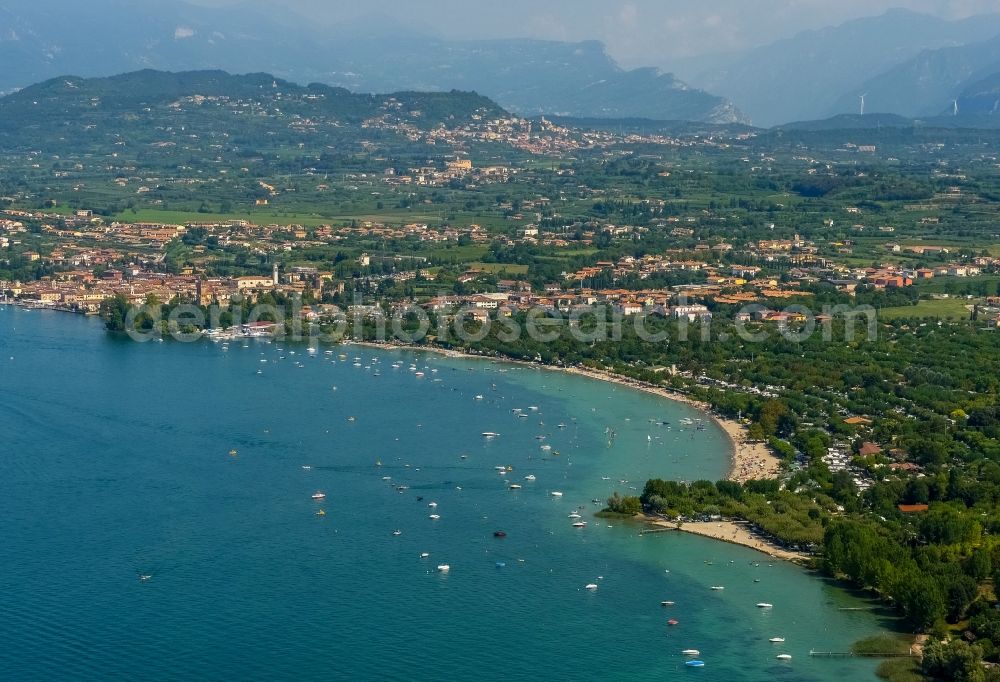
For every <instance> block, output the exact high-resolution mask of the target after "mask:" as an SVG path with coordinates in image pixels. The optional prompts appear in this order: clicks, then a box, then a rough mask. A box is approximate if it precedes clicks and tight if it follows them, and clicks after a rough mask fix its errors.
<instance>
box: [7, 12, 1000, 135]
mask: <svg viewBox="0 0 1000 682" xmlns="http://www.w3.org/2000/svg"><path fill="white" fill-rule="evenodd" d="M0 27H2V28H0V63H2V64H3V65H4V68H3V69H2V70H0V91H10V90H13V89H18V88H23V87H26V86H28V85H30V84H32V83H36V82H39V81H43V80H45V79H48V78H53V77H56V76H63V75H70V74H72V75H76V76H84V77H87V76H109V75H113V74H117V73H122V72H127V71H134V70H137V69H144V68H152V69H162V70H169V71H184V70H195V69H224V70H226V71H230V72H234V73H247V72H267V73H272V74H274V75H275V76H278V77H281V78H286V79H288V80H291V81H295V82H298V83H303V84H304V83H309V82H321V83H325V84H329V85H333V86H340V87H345V88H348V89H350V90H352V91H355V92H392V91H398V90H427V91H447V90H452V89H460V90H474V91H476V92H479V93H481V94H483V95H486V96H488V97H490V98H491V99H493V100H495V101H496V102H497V103H498V104H500V105H501V106H503V107H504V108H506V109H508V110H510V111H513V112H516V113H519V114H522V115H538V114H549V115H563V116H574V117H599V118H649V119H656V120H690V121H701V122H710V123H732V122H750V121H752V122H753V123H754V124H755V125H761V126H771V125H776V124H782V123H788V122H794V121H801V120H812V119H822V118H827V117H831V116H835V115H837V114H848V113H849V114H858V113H859V112H860V98H861V95H864V96H865V112H866V113H876V112H879V113H892V114H898V115H900V116H904V117H911V118H928V117H935V116H940V115H950V114H954V113H955V109H956V105H955V103H956V102H957V104H958V106H957V110H958V114H959V118H961V119H962V120H966V117H968V119H967V120H968V121H970V122H972V123H974V122H975V121H980V122H981V121H984V120H987V119H986V118H984V117H987V118H988V117H992V116H994V115H997V116H1000V111H998V109H1000V104H998V98H997V96H996V95H997V94H998V87H997V83H998V82H1000V14H992V15H987V16H978V17H972V18H969V19H964V20H961V21H947V20H944V19H940V18H937V17H932V16H929V15H923V14H917V13H915V12H911V11H907V10H892V11H890V12H887V13H886V14H883V15H881V16H878V17H872V18H863V19H856V20H853V21H849V22H847V23H844V24H842V25H840V26H835V27H828V28H824V29H821V30H817V31H807V32H803V33H800V34H798V35H795V36H792V37H789V38H787V39H783V40H780V41H777V42H775V43H772V44H770V45H765V46H763V47H758V48H754V49H750V50H746V51H743V52H739V53H732V54H725V55H719V54H715V55H706V56H703V57H698V58H690V59H686V60H683V61H678V62H677V63H675V64H666V65H661V66H662V67H663V68H662V70H661V69H659V68H654V67H650V68H640V69H633V70H627V69H623V68H621V67H619V66H618V65H617V64H616V63H615V61H614V60H613V59H612V58H611V57H610V56H609V55H608V54H607V52H606V51H605V50H604V47H603V45H602V44H601V43H599V42H597V41H583V42H560V41H554V40H553V41H546V40H533V39H523V38H511V39H502V40H488V41H476V40H452V39H446V38H443V37H440V36H436V35H433V34H432V32H431V31H429V30H428V29H420V28H414V27H410V26H403V25H399V24H397V23H395V22H394V21H393V20H392V19H391V18H387V17H381V16H375V17H368V18H366V19H363V20H356V21H354V22H352V23H350V24H341V25H338V26H335V27H334V28H333V29H330V30H328V29H323V30H321V29H319V28H317V27H315V26H313V25H311V24H310V23H309V22H308V21H307V20H306V19H305V18H303V17H301V16H299V15H296V14H293V13H289V12H283V11H281V10H280V9H278V8H275V7H273V6H270V5H264V4H249V5H241V6H239V7H232V6H230V7H226V8H213V7H202V6H196V5H190V4H186V3H184V2H179V1H175V0H164V1H163V2H157V3H148V4H147V3H135V2H127V1H126V0H94V1H92V2H87V3H75V4H71V5H68V6H67V5H66V3H64V2H59V1H58V0H36V1H34V2H27V1H26V0H0ZM668 71H675V72H676V73H677V74H679V77H678V76H675V75H673V74H671V73H669V72H668ZM972 123H970V124H972ZM990 123H991V124H992V121H990ZM976 124H978V123H976Z"/></svg>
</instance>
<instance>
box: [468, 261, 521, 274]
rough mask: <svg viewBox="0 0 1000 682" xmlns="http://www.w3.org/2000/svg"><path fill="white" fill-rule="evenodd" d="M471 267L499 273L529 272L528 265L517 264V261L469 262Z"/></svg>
mask: <svg viewBox="0 0 1000 682" xmlns="http://www.w3.org/2000/svg"><path fill="white" fill-rule="evenodd" d="M469 268H470V269H479V270H484V271H486V272H490V273H493V274H494V275H498V274H500V273H507V274H508V275H526V274H528V266H527V265H517V264H516V263H469Z"/></svg>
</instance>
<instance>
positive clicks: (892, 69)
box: [678, 10, 1000, 126]
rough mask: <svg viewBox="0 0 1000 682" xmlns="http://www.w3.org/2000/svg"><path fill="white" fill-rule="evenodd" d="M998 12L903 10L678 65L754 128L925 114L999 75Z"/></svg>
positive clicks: (939, 111)
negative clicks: (951, 14) (954, 14)
mask: <svg viewBox="0 0 1000 682" xmlns="http://www.w3.org/2000/svg"><path fill="white" fill-rule="evenodd" d="M998 36H1000V14H993V15H986V16H977V17H972V18H969V19H965V20H962V21H946V20H944V19H939V18H937V17H932V16H929V15H925V14H918V13H916V12H910V11H907V10H891V11H889V12H886V13H885V14H882V15H881V16H877V17H868V18H863V19H856V20H853V21H849V22H846V23H844V24H841V25H840V26H832V27H828V28H824V29H821V30H818V31H805V32H803V33H800V34H798V35H796V36H794V37H791V38H788V39H785V40H780V41H778V42H775V43H773V44H770V45H766V46H763V47H759V48H755V49H752V50H747V51H745V52H742V53H737V54H732V55H728V56H723V57H720V56H718V55H716V56H714V57H712V58H711V59H710V60H706V59H701V60H689V61H688V62H685V63H681V64H679V65H678V67H679V68H678V72H679V73H681V74H682V77H684V78H686V79H687V80H688V81H689V82H691V83H692V84H694V85H696V86H697V87H701V88H704V89H706V90H708V91H710V92H716V93H725V96H726V97H728V98H730V99H731V100H732V101H733V102H734V103H735V104H736V106H737V107H739V108H740V109H741V110H742V111H745V112H746V113H747V114H748V115H749V116H750V118H751V119H752V120H753V122H754V124H756V125H762V126H770V125H775V124H779V123H786V122H790V121H800V120H808V119H818V118H825V117H829V116H834V115H836V114H844V113H860V111H861V95H865V111H866V112H872V113H874V112H881V113H896V114H901V115H904V116H931V115H936V114H939V113H942V112H943V111H945V110H946V109H948V108H949V107H950V105H951V100H952V99H954V98H955V97H956V96H957V95H958V93H959V92H961V89H962V87H963V84H967V83H971V80H970V79H976V80H978V78H983V77H985V76H986V75H988V74H989V73H990V72H991V69H993V71H1000V59H997V58H995V57H994V53H995V52H996V53H998V55H997V56H1000V39H998Z"/></svg>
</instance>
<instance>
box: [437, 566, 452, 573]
mask: <svg viewBox="0 0 1000 682" xmlns="http://www.w3.org/2000/svg"><path fill="white" fill-rule="evenodd" d="M450 570H451V566H449V565H448V564H438V571H439V572H440V573H447V572H448V571H450Z"/></svg>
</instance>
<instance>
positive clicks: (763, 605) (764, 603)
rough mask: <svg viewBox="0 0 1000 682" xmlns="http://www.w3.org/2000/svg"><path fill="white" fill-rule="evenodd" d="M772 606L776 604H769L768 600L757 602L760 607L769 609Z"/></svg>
mask: <svg viewBox="0 0 1000 682" xmlns="http://www.w3.org/2000/svg"><path fill="white" fill-rule="evenodd" d="M772 606H774V604H768V603H767V602H766V601H762V602H757V608H758V609H769V608H771V607H772Z"/></svg>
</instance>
